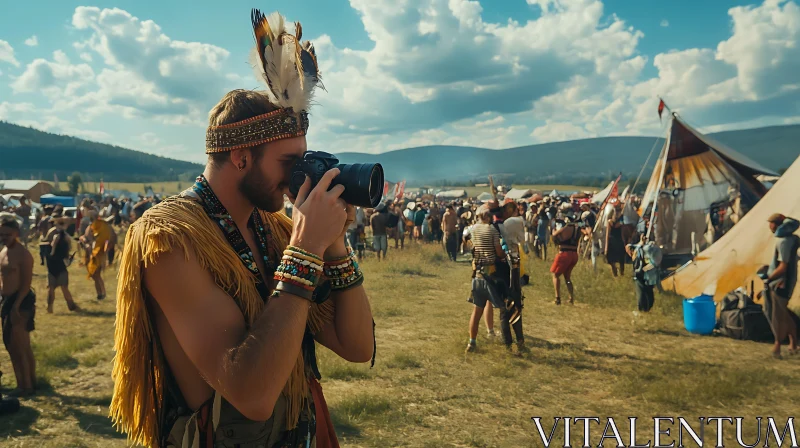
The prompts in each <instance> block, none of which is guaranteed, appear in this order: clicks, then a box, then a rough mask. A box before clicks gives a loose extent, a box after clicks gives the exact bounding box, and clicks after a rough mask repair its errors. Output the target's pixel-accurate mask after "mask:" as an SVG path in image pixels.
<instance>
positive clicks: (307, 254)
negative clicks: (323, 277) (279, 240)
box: [283, 246, 322, 264]
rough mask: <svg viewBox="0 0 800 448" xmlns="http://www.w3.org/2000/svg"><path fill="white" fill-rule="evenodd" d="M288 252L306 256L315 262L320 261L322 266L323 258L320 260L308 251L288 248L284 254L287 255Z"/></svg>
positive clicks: (295, 247) (292, 247)
mask: <svg viewBox="0 0 800 448" xmlns="http://www.w3.org/2000/svg"><path fill="white" fill-rule="evenodd" d="M286 251H290V252H294V253H297V254H301V255H305V256H306V257H309V258H311V259H313V260H316V261H319V262H320V264H321V263H322V258H320V257H319V255H316V254H312V253H311V252H308V251H305V250H303V249H300V248H299V247H297V246H286V250H284V251H283V253H284V254H285V253H286Z"/></svg>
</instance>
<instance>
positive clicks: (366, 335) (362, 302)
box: [325, 240, 374, 359]
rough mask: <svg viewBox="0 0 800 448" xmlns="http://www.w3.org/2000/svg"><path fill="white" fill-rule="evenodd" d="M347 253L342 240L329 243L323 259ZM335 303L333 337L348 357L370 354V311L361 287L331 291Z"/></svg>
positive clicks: (339, 256) (371, 335)
mask: <svg viewBox="0 0 800 448" xmlns="http://www.w3.org/2000/svg"><path fill="white" fill-rule="evenodd" d="M348 253H349V251H348V249H347V246H345V244H344V240H342V241H341V242H339V243H337V244H335V245H334V246H331V247H330V248H328V250H327V251H326V252H325V258H326V259H336V258H342V257H345V256H347V255H348ZM331 300H333V303H334V305H335V314H334V319H333V325H334V329H335V331H336V339H338V341H339V345H340V346H341V348H342V349H343V350H344V351H346V352H347V353H348V354H349V355H352V356H350V358H354V359H355V358H363V357H364V356H359V355H364V354H365V353H368V354H369V356H371V355H372V348H373V340H374V339H373V334H372V333H373V328H372V310H371V309H370V306H369V298H368V297H367V292H366V290H365V289H364V286H363V285H362V286H358V287H356V288H350V289H347V290H345V291H341V292H333V293H331Z"/></svg>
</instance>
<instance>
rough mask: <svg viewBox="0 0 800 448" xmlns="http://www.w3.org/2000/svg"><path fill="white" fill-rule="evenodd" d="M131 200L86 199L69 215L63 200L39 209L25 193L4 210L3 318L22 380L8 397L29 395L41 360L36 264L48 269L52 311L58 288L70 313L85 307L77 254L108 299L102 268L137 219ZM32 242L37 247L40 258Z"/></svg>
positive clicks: (0, 241) (0, 223)
mask: <svg viewBox="0 0 800 448" xmlns="http://www.w3.org/2000/svg"><path fill="white" fill-rule="evenodd" d="M126 202H128V201H125V200H123V201H117V200H116V199H114V198H110V197H106V198H104V199H102V200H99V199H98V200H97V201H95V200H93V199H90V198H86V199H84V200H83V201H82V202H81V204H80V207H79V208H78V209H77V213H76V214H74V216H70V214H68V213H66V212H65V207H64V206H63V205H60V204H53V205H50V204H47V205H43V206H42V207H41V209H34V208H32V207H31V204H30V201H29V200H28V199H27V198H26V197H24V196H23V197H21V198H20V199H19V201H18V205H14V206H6V207H4V208H3V210H2V211H0V247H2V252H0V269H2V271H1V272H0V282H1V283H2V300H1V301H0V303H2V306H0V319H2V332H3V343H4V344H5V347H6V349H7V350H8V353H9V356H10V358H11V362H12V364H13V368H14V374H15V377H16V383H17V388H16V389H14V390H12V391H11V392H9V393H8V396H9V397H12V398H14V397H23V396H29V395H32V394H34V393H35V391H36V361H35V359H34V357H33V351H32V349H31V343H30V333H31V332H32V331H34V330H35V327H36V325H35V315H36V299H37V297H36V291H34V289H33V287H32V285H31V283H32V279H33V268H34V264H35V263H36V262H38V263H39V265H40V266H44V267H45V269H46V271H47V308H46V310H47V313H49V314H51V313H53V310H54V306H55V301H56V300H55V299H56V293H57V292H58V291H60V292H61V294H62V295H63V297H64V300H65V302H66V305H67V309H68V310H69V311H71V312H78V311H80V310H81V308H80V306H79V305H78V304H77V302H76V300H75V297H74V296H73V294H72V292H71V291H70V287H69V284H70V281H69V280H70V279H69V269H68V268H69V266H70V265H71V264H72V263H73V261H74V260H75V259H76V256H77V257H78V263H79V264H80V266H82V267H84V268H85V269H86V273H87V276H88V278H90V279H91V280H92V281H93V283H94V286H95V290H96V293H97V300H103V299H105V298H106V295H107V292H106V288H105V282H104V280H103V270H104V269H105V268H106V267H107V266H111V265H114V263H115V259H116V245H117V238H118V232H123V231H124V228H125V227H126V226H127V225H128V224H129V223H130V222H131V221H133V220H135V219H136V215H135V213H131V214H130V215H127V216H126V215H125V214H124V210H125V204H126ZM131 210H133V208H131ZM33 244H36V246H33ZM29 246H33V247H37V248H38V253H36V252H34V254H36V256H34V255H33V254H32V253H31V252H32V251H31V250H29ZM33 247H31V248H33ZM0 377H2V372H0Z"/></svg>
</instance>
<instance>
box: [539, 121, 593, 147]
mask: <svg viewBox="0 0 800 448" xmlns="http://www.w3.org/2000/svg"><path fill="white" fill-rule="evenodd" d="M531 137H533V138H535V139H536V141H537V142H559V141H567V140H578V139H582V138H589V137H594V134H592V133H590V132H588V131H587V130H586V129H585V128H582V127H580V126H577V125H575V124H572V123H566V122H557V121H552V120H547V121H546V122H545V124H544V126H540V127H538V128H536V129H534V130H533V132H531Z"/></svg>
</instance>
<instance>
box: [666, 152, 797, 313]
mask: <svg viewBox="0 0 800 448" xmlns="http://www.w3.org/2000/svg"><path fill="white" fill-rule="evenodd" d="M797 191H800V158H798V159H797V160H796V161H795V162H794V164H792V166H791V167H790V168H789V170H788V171H786V175H784V176H782V177H781V178H780V180H778V182H777V183H775V186H774V187H772V189H771V190H770V191H769V193H767V195H766V196H764V197H763V198H762V199H761V200H760V201H759V202H758V203H757V204H756V205H755V206H754V207H753V208H752V209H751V210H750V213H748V214H747V215H746V216H745V217H744V218H742V220H741V221H739V223H738V224H736V226H734V227H733V228H732V229H731V230H730V231H729V232H728V233H726V234H725V235H724V236H723V237H722V238H720V240H719V241H717V242H716V243H714V245H712V246H711V247H709V248H708V249H706V250H704V251H703V252H701V253H700V254H698V255H697V256H696V257H695V259H694V260H693V261H692V262H691V263H689V264H687V265H685V266H684V267H682V268H680V269H679V270H678V271H677V272H676V273H675V275H673V276H672V277H670V278H668V279H666V280H664V282H663V284H662V286H664V288H665V289H669V290H674V291H675V292H677V293H678V294H680V295H682V296H683V297H695V296H697V295H700V294H702V293H708V294H713V295H714V298H715V299H717V300H720V299H721V298H722V297H723V296H724V295H725V294H727V293H728V292H730V291H733V290H734V289H736V288H738V287H740V286H743V287H745V288H747V289H748V290H749V289H750V282H751V281H754V282H755V286H756V291H759V290H760V289H761V286H762V282H761V280H760V279H759V278H758V277H757V276H756V275H755V274H756V271H757V270H758V269H759V268H760V267H761V266H764V265H768V264H769V263H770V261H772V256H773V253H774V251H775V241H776V240H775V237H774V236H773V235H772V233H771V232H770V230H769V227H768V224H767V218H768V217H769V216H770V215H771V214H773V213H782V214H784V215H786V216H789V217H792V218H795V219H800V201H798V200H797ZM791 305H792V307H793V308H794V309H797V307H798V305H800V287H797V288H795V291H794V296H793V297H792V302H791Z"/></svg>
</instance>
